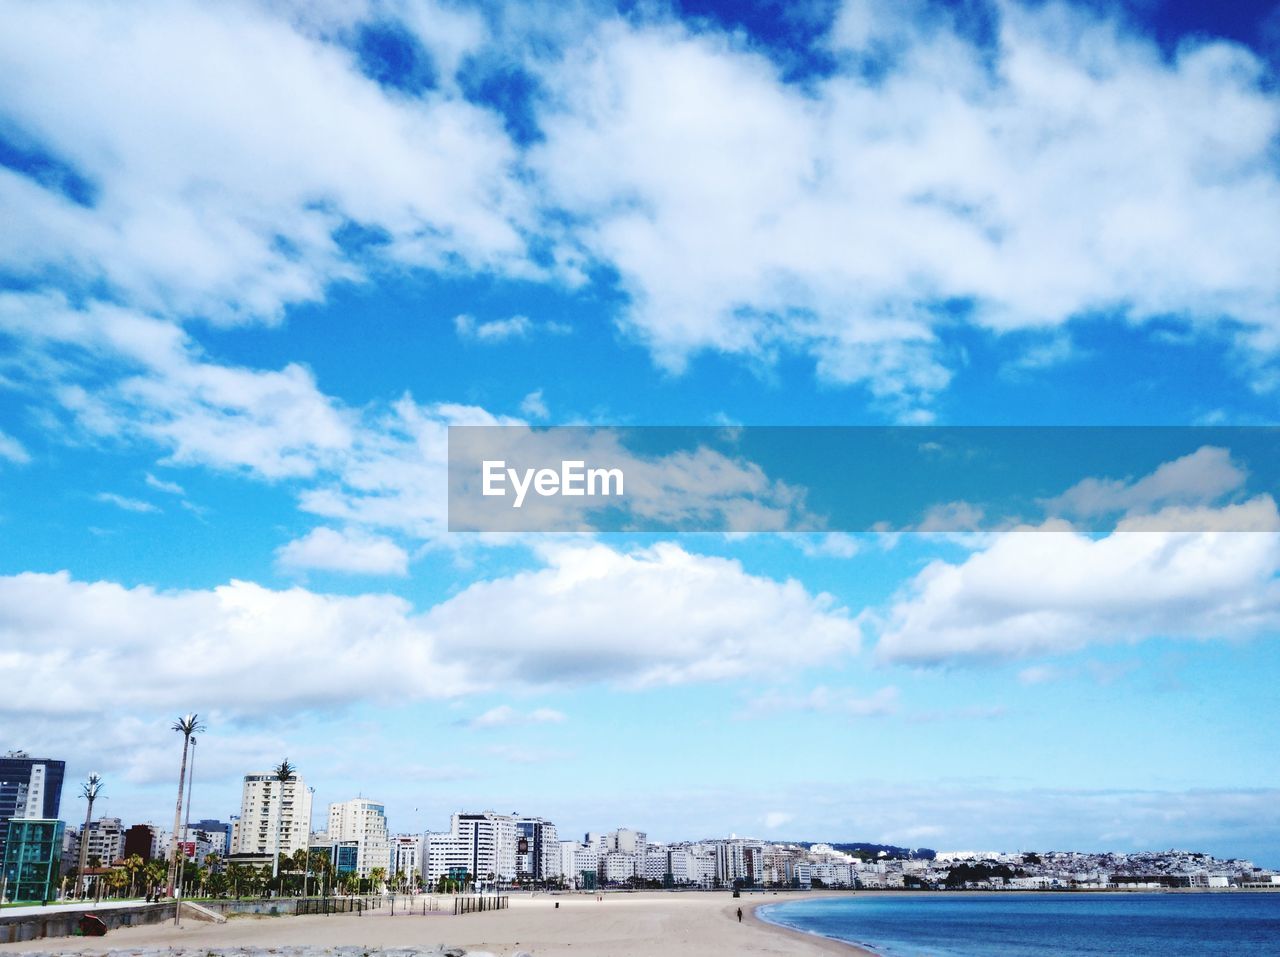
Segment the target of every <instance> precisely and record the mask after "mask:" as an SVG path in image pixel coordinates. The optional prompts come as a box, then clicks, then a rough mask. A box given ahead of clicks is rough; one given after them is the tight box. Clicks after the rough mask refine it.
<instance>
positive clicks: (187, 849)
mask: <svg viewBox="0 0 1280 957" xmlns="http://www.w3.org/2000/svg"><path fill="white" fill-rule="evenodd" d="M178 846H179V847H180V848H182V856H183V857H195V856H196V842H195V841H179V842H178Z"/></svg>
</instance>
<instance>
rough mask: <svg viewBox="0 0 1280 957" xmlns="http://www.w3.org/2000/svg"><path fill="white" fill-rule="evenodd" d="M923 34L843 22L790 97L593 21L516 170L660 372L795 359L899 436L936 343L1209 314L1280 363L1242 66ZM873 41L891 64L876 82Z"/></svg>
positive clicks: (1070, 15)
mask: <svg viewBox="0 0 1280 957" xmlns="http://www.w3.org/2000/svg"><path fill="white" fill-rule="evenodd" d="M917 14H920V9H919V8H918V7H917V6H915V5H912V6H910V7H907V8H903V7H899V6H898V5H894V4H887V3H881V4H872V5H869V6H867V5H862V4H855V3H851V4H849V5H847V6H846V7H845V8H844V15H843V17H842V19H841V21H840V23H839V24H838V25H837V27H836V29H835V30H834V31H833V36H832V41H831V45H832V48H833V49H832V52H833V54H834V55H835V57H836V58H837V61H838V62H839V64H840V69H838V70H837V72H836V73H835V74H834V75H832V76H830V77H827V78H823V79H813V80H810V81H809V82H808V83H806V85H805V86H804V87H800V86H798V85H788V84H786V83H784V82H783V81H782V80H781V78H780V76H779V72H778V69H777V68H776V67H775V66H774V65H773V64H772V63H771V62H769V61H768V60H766V59H765V58H764V57H763V56H761V55H759V54H758V53H756V52H754V51H753V50H752V49H750V48H747V47H746V46H745V44H741V43H738V42H736V41H735V40H733V39H731V38H727V37H725V36H724V35H722V34H717V33H715V32H701V33H694V32H693V30H692V29H691V28H686V27H683V26H679V25H673V24H657V25H655V24H652V23H650V24H647V25H645V24H641V25H636V24H635V23H634V22H625V23H624V22H621V21H616V20H615V21H610V22H607V23H604V24H602V25H601V26H599V27H598V28H597V29H596V30H595V31H594V32H593V33H592V35H591V36H589V37H587V38H585V39H579V40H578V42H576V43H575V44H573V45H572V49H571V52H570V54H569V55H568V56H567V58H566V59H565V60H564V61H563V62H557V63H554V64H551V65H549V66H547V67H546V68H545V75H546V79H547V82H548V87H549V89H550V90H551V92H552V93H553V97H552V98H551V99H550V100H549V103H550V105H549V106H548V107H547V108H546V110H545V112H544V116H543V121H542V123H543V128H544V130H545V132H546V140H545V142H544V143H543V144H542V145H540V146H539V147H537V148H536V149H535V150H534V151H533V152H532V153H531V161H532V163H533V165H534V166H535V168H536V169H537V170H538V172H539V174H540V176H541V177H542V179H543V181H544V182H545V183H546V185H547V188H548V190H549V192H550V195H551V197H552V198H553V199H554V200H555V201H556V202H558V203H560V204H563V205H564V206H565V207H567V208H568V209H569V210H570V211H571V212H573V213H574V214H576V215H577V216H579V217H581V218H582V220H583V221H584V222H585V223H586V224H588V225H587V226H586V227H585V228H583V229H582V230H581V231H580V232H579V233H577V234H576V236H575V238H576V239H577V240H579V241H580V242H581V243H582V244H583V245H584V247H585V250H586V251H587V253H588V254H589V255H590V256H593V257H595V258H597V259H599V260H601V261H604V262H607V263H609V264H611V265H613V266H614V267H616V268H617V270H618V271H619V273H620V276H621V281H622V283H623V285H624V287H625V288H626V290H627V291H628V292H629V293H630V294H631V297H632V302H631V306H630V308H629V311H628V313H627V317H626V322H627V325H628V326H629V328H630V329H631V330H632V331H634V333H635V334H636V335H637V336H638V337H639V338H640V339H641V340H643V341H644V342H646V343H647V344H648V345H649V346H650V347H651V348H652V349H653V351H654V352H655V354H656V355H657V356H658V358H659V359H660V361H662V362H663V363H664V364H665V365H666V366H668V367H671V368H677V369H678V368H680V367H681V366H682V365H683V364H684V363H685V361H686V360H687V358H688V356H689V355H690V354H691V353H694V352H696V351H698V350H701V349H716V350H722V351H726V352H731V353H739V354H744V355H748V356H755V357H764V358H766V359H768V358H769V357H771V356H772V355H773V354H774V353H776V352H777V351H778V350H782V349H794V350H799V351H803V352H807V353H809V354H810V355H812V356H813V357H814V358H815V359H816V360H817V363H818V370H819V373H820V375H821V376H823V377H824V378H827V379H829V380H832V381H836V382H865V383H866V384H867V385H868V386H869V388H870V389H871V390H872V391H873V393H874V394H875V395H877V396H878V397H879V398H880V399H881V400H882V401H884V402H885V403H886V404H888V405H890V406H891V407H894V408H896V409H898V410H900V411H901V412H902V413H903V414H911V413H913V412H915V413H918V412H919V411H920V406H919V403H921V402H924V401H927V400H928V398H929V397H930V396H931V395H932V394H934V393H936V392H937V391H938V390H940V389H941V388H943V387H945V385H946V384H947V381H948V379H949V376H950V370H951V368H952V367H953V359H952V358H951V357H950V356H948V355H947V353H946V352H945V350H944V349H943V348H942V346H941V345H940V344H939V342H938V340H937V337H936V330H937V328H938V327H939V325H940V324H950V323H954V322H956V321H957V320H959V321H964V322H970V323H973V324H976V325H978V326H980V327H983V328H985V329H989V330H993V331H997V332H1000V331H1008V330H1015V329H1017V330H1046V331H1048V330H1052V329H1054V328H1055V327H1058V326H1060V325H1061V324H1062V323H1064V322H1066V321H1067V320H1069V319H1070V318H1072V317H1075V316H1084V315H1089V314H1092V313H1095V312H1098V311H1104V312H1106V311H1115V312H1117V313H1119V314H1121V315H1124V316H1125V317H1127V318H1128V319H1130V320H1134V321H1142V320H1145V319H1149V318H1152V317H1160V316H1167V315H1170V314H1172V315H1176V316H1179V317H1183V318H1185V319H1187V320H1188V321H1190V322H1191V323H1192V324H1202V325H1204V326H1216V325H1217V324H1218V323H1219V322H1220V321H1221V319H1222V317H1224V316H1228V317H1231V319H1233V320H1236V321H1238V322H1240V323H1242V324H1244V326H1245V327H1249V328H1253V329H1257V330H1264V331H1266V332H1267V342H1266V343H1264V344H1262V345H1263V347H1265V348H1269V349H1270V350H1271V351H1272V352H1274V351H1275V350H1274V346H1275V332H1276V330H1277V327H1278V326H1280V323H1278V322H1277V320H1278V319H1280V316H1278V314H1277V313H1276V310H1275V306H1274V303H1275V300H1276V295H1277V291H1278V289H1280V278H1278V275H1277V273H1276V270H1275V269H1274V263H1273V262H1272V258H1273V257H1272V256H1271V255H1270V251H1271V250H1272V249H1274V248H1276V246H1277V244H1278V243H1280V177H1277V174H1276V171H1275V167H1274V163H1272V162H1271V160H1270V158H1269V156H1270V153H1269V151H1270V149H1271V146H1272V144H1273V142H1274V137H1275V135H1276V132H1277V129H1278V128H1280V101H1278V100H1277V98H1276V97H1275V95H1274V94H1273V93H1272V92H1271V91H1270V90H1269V88H1268V87H1267V85H1266V82H1265V74H1266V71H1265V67H1264V65H1263V64H1262V63H1261V61H1259V60H1258V59H1257V58H1256V57H1255V56H1253V55H1252V54H1251V53H1249V52H1248V51H1247V50H1245V49H1244V48H1242V47H1240V46H1236V45H1232V44H1229V43H1225V42H1189V43H1186V44H1184V45H1183V46H1182V47H1181V48H1180V50H1179V52H1178V53H1177V54H1176V56H1174V57H1172V58H1168V59H1167V58H1165V57H1164V56H1163V55H1162V54H1161V52H1160V51H1159V50H1158V49H1157V47H1156V46H1155V44H1154V43H1152V42H1151V41H1148V40H1146V39H1143V38H1139V37H1136V36H1133V35H1131V34H1130V33H1128V32H1127V31H1126V30H1125V29H1123V28H1120V27H1117V26H1116V25H1115V23H1114V22H1113V21H1110V20H1106V19H1099V18H1098V16H1097V15H1096V14H1094V13H1092V12H1089V11H1086V10H1083V9H1079V8H1072V7H1068V6H1064V5H1058V4H1055V5H1042V6H1035V7H1031V8H1023V7H1020V6H1018V5H1014V4H1004V5H1001V6H1000V7H999V30H998V38H997V42H996V45H995V47H994V48H993V49H990V50H988V49H979V48H977V47H976V46H974V45H973V44H972V43H970V41H968V40H966V39H963V38H962V36H961V34H960V32H959V31H958V30H956V29H955V28H954V27H953V26H952V25H951V24H950V22H949V21H948V19H947V15H946V14H945V13H943V14H939V15H936V16H932V21H933V22H930V23H917V22H913V21H912V17H913V16H915V15H917ZM858 17H861V21H860V22H861V24H862V25H861V26H860V27H858V28H856V29H855V28H854V27H853V23H854V22H855V20H856V19H857V18H858ZM868 37H871V38H872V41H873V42H875V43H881V42H887V43H889V47H887V48H886V49H891V50H892V52H893V56H892V59H891V61H890V62H889V66H888V68H887V69H886V70H883V71H881V72H880V73H879V74H878V75H876V76H875V77H874V78H868V76H869V75H868V73H866V72H864V71H863V70H862V69H861V66H862V64H861V62H860V60H859V57H860V56H861V50H862V49H864V48H865V46H866V44H867V43H868V42H872V41H868ZM882 62H883V60H882ZM957 303H959V304H961V306H960V309H959V312H953V311H952V306H953V305H955V304H957Z"/></svg>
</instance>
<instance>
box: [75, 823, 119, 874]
mask: <svg viewBox="0 0 1280 957" xmlns="http://www.w3.org/2000/svg"><path fill="white" fill-rule="evenodd" d="M124 834H125V831H124V825H123V824H122V823H121V822H120V818H118V817H100V818H98V819H97V820H96V821H90V822H89V830H88V843H89V850H88V852H87V853H86V854H85V860H86V861H92V860H94V859H95V858H96V859H97V860H98V861H99V862H100V864H101V866H102V867H110V866H111V865H112V864H114V863H115V862H116V861H118V860H120V859H121V858H122V857H123V856H124V854H123V852H124ZM84 839H85V837H84V835H83V834H82V835H81V840H84Z"/></svg>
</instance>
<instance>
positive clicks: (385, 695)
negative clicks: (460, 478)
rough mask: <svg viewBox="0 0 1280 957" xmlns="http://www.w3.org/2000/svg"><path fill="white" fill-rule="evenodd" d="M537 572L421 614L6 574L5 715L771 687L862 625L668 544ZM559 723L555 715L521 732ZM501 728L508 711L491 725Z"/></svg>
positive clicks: (559, 555)
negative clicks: (697, 686)
mask: <svg viewBox="0 0 1280 957" xmlns="http://www.w3.org/2000/svg"><path fill="white" fill-rule="evenodd" d="M544 558H545V567H543V568H540V569H537V570H534V571H527V572H522V573H518V574H515V575H512V576H510V577H508V578H499V579H496V580H493V581H488V582H481V583H478V584H475V585H472V586H470V587H469V588H466V589H464V590H463V591H462V592H460V593H459V594H458V595H456V596H454V597H452V598H450V599H447V600H446V601H444V602H442V603H440V604H438V605H436V606H434V607H433V608H431V609H429V610H428V611H427V612H425V613H422V614H418V613H415V612H414V611H413V609H412V608H411V607H410V606H409V604H408V603H407V602H406V601H404V600H403V599H401V598H398V597H395V596H392V595H385V594H374V595H359V596H342V595H323V594H317V593H315V592H311V591H308V590H306V589H302V588H291V589H288V590H284V591H274V590H271V589H267V588H263V587H262V586H260V585H256V584H253V583H250V582H242V581H233V582H231V583H229V584H227V585H223V586H220V587H218V588H214V589H212V590H201V589H187V590H177V591H156V590H154V589H151V588H147V587H136V588H126V587H124V586H121V585H119V584H115V583H112V582H80V581H75V580H73V579H72V578H71V577H70V576H69V575H68V574H67V573H65V572H61V573H57V574H52V575H48V574H36V573H24V574H20V575H15V576H10V577H0V670H3V671H4V672H5V673H14V674H23V675H26V676H28V678H29V680H28V681H25V682H23V683H22V686H21V687H17V686H15V687H14V688H13V689H10V691H9V692H7V693H6V694H5V696H4V697H3V699H2V700H0V711H9V712H15V713H22V714H24V715H28V716H40V715H46V716H48V715H62V716H69V715H71V716H73V715H77V714H88V713H91V712H93V711H94V709H96V708H98V706H99V703H100V702H101V701H104V700H108V699H109V700H111V701H112V702H114V703H115V704H116V705H117V706H118V707H120V708H121V709H124V710H126V711H128V710H130V709H139V708H146V709H171V708H183V707H187V708H196V709H197V710H204V709H207V707H209V706H210V705H213V704H216V706H217V707H219V708H222V709H224V710H225V711H226V712H227V713H228V714H229V715H248V716H254V715H267V714H280V713H291V712H296V711H297V710H298V709H306V708H314V709H319V710H326V709H338V708H341V707H343V706H345V705H347V704H350V703H353V702H357V701H367V700H372V701H377V702H385V701H399V700H404V699H413V698H432V697H450V696H456V695H461V694H466V693H470V692H476V691H485V690H489V691H491V690H493V689H495V688H502V687H509V688H515V687H530V686H543V685H548V684H556V685H570V684H583V683H593V682H608V683H611V684H615V685H619V686H624V687H634V686H639V685H649V684H674V683H681V682H692V681H709V680H716V679H719V678H725V677H731V676H734V675H741V674H747V673H768V674H776V673H778V672H780V671H789V670H793V669H796V668H800V667H804V666H805V665H809V664H814V663H818V662H829V661H833V660H837V659H839V658H841V657H843V656H845V655H847V654H849V653H852V652H853V651H854V650H855V649H856V646H857V641H858V630H857V628H856V626H855V625H854V624H853V622H852V621H851V620H850V618H849V616H848V614H847V613H846V612H845V611H844V609H842V608H840V607H839V606H838V605H836V603H835V602H834V600H832V599H831V598H830V597H829V596H826V595H811V594H809V593H808V592H807V591H805V589H804V588H803V586H801V585H800V584H799V583H798V582H795V581H784V582H779V581H774V580H772V579H769V578H762V577H758V576H754V575H750V574H747V573H746V572H745V571H744V570H743V569H742V567H741V566H740V565H739V564H738V563H737V562H732V561H728V560H725V559H721V558H710V557H706V556H699V555H693V554H690V553H688V552H686V551H684V550H683V549H681V548H679V547H678V546H675V545H659V546H655V547H654V548H652V549H649V550H646V551H641V552H636V553H630V554H624V553H621V552H616V551H613V550H611V549H608V548H605V547H604V546H598V545H573V546H564V547H560V548H556V549H554V550H550V551H549V552H548V553H547V554H546V555H545V556H544ZM778 635H787V636H788V641H787V642H786V643H785V645H784V644H782V643H780V642H779V641H778V638H777V636H778ZM193 660H196V661H200V662H201V672H200V674H201V679H200V683H199V688H198V689H195V691H194V692H193V689H192V687H191V684H190V681H189V680H188V679H189V677H190V676H189V663H190V662H191V661H193ZM121 675H128V676H129V680H128V681H126V682H121V681H120V676H121ZM193 693H194V694H195V698H192V694H193ZM201 701H203V702H205V703H204V704H201V703H200V702H201ZM562 717H563V716H562V715H561V714H560V713H559V712H558V711H555V710H554V709H551V708H545V707H544V708H537V709H534V710H532V711H531V712H529V713H528V714H525V715H522V716H520V720H522V721H532V722H539V723H551V722H555V721H558V720H560V719H561V718H562ZM504 718H511V719H512V720H514V719H515V714H514V712H512V713H508V712H505V711H501V710H499V711H498V712H496V713H491V714H490V716H489V718H488V720H489V721H490V722H497V723H500V722H501V720H503V719H504Z"/></svg>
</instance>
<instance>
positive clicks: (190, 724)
mask: <svg viewBox="0 0 1280 957" xmlns="http://www.w3.org/2000/svg"><path fill="white" fill-rule="evenodd" d="M170 727H171V728H172V729H173V730H174V731H179V732H181V733H182V770H181V771H180V772H179V773H178V801H177V803H176V804H175V805H174V808H173V861H172V863H171V865H170V868H169V887H168V896H169V897H172V896H173V887H174V882H175V881H176V880H177V879H178V877H179V875H180V873H181V872H180V871H179V870H178V868H179V866H180V865H179V863H178V860H179V856H178V833H179V832H178V828H180V827H182V791H183V789H184V787H185V786H186V783H187V753H188V752H189V751H190V750H191V736H192V735H193V734H195V733H196V732H197V731H203V730H204V725H203V724H201V723H200V716H199V715H198V714H195V713H192V714H185V715H183V716H182V717H181V718H179V719H178V720H177V721H175V722H174V723H173V724H172V725H170Z"/></svg>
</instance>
